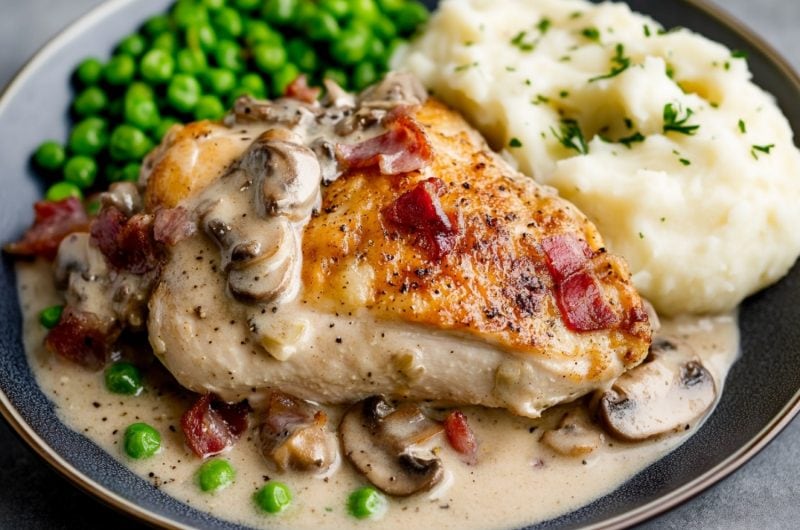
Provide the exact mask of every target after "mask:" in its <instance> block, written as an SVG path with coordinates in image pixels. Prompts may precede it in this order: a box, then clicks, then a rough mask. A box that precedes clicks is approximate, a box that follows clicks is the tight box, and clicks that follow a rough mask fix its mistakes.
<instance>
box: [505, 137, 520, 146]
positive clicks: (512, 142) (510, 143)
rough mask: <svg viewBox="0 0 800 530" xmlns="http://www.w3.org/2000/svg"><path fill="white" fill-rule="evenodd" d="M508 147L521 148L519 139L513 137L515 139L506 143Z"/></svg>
mask: <svg viewBox="0 0 800 530" xmlns="http://www.w3.org/2000/svg"><path fill="white" fill-rule="evenodd" d="M508 146H509V147H522V142H520V141H519V138H517V137H516V136H515V137H513V138H511V140H509V141H508Z"/></svg>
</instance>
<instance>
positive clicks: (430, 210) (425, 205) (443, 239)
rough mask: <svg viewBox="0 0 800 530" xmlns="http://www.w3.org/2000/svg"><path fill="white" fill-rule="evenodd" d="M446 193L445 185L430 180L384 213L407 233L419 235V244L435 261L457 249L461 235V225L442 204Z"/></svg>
mask: <svg viewBox="0 0 800 530" xmlns="http://www.w3.org/2000/svg"><path fill="white" fill-rule="evenodd" d="M444 192H445V185H444V182H442V181H441V180H440V179H438V178H429V179H427V180H424V181H422V182H420V183H419V184H417V186H416V187H415V188H414V189H412V190H411V191H407V192H405V193H403V194H402V195H400V196H399V197H398V198H397V199H396V200H395V201H394V202H393V203H392V204H390V205H389V206H387V207H386V208H384V209H383V211H382V213H383V217H384V219H386V221H388V222H389V223H391V224H392V225H394V226H395V227H397V228H398V229H400V230H401V231H402V232H404V233H407V234H413V235H415V236H416V244H417V245H419V246H420V247H422V248H423V249H424V250H425V251H426V252H427V253H428V255H429V256H430V257H431V259H435V260H439V259H441V258H443V257H444V256H445V255H446V254H448V253H450V252H451V251H452V250H453V248H454V247H455V243H456V236H457V235H458V233H459V225H458V223H457V222H456V221H455V220H454V219H451V218H450V217H448V216H447V214H446V213H445V212H444V209H442V203H441V202H440V201H439V197H440V196H441V195H443V194H444Z"/></svg>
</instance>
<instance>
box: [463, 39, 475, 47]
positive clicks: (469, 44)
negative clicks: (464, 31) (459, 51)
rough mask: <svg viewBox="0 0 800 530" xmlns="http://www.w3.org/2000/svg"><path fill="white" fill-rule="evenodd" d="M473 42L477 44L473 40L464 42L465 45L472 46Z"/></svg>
mask: <svg viewBox="0 0 800 530" xmlns="http://www.w3.org/2000/svg"><path fill="white" fill-rule="evenodd" d="M473 44H475V41H472V40H468V41H466V42H464V46H472V45H473Z"/></svg>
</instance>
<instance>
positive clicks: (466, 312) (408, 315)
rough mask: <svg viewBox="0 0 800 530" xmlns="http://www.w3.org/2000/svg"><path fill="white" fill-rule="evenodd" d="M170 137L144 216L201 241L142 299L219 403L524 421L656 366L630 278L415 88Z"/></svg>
mask: <svg viewBox="0 0 800 530" xmlns="http://www.w3.org/2000/svg"><path fill="white" fill-rule="evenodd" d="M295 88H296V91H295V93H294V94H290V95H293V96H294V97H289V98H284V99H281V100H277V101H275V102H256V101H250V100H241V101H240V102H239V103H238V104H237V108H236V109H235V110H234V112H233V113H231V115H230V116H229V117H228V118H227V119H226V121H225V122H224V123H210V122H200V123H196V124H191V125H189V126H186V127H184V128H182V129H176V130H173V131H172V133H171V134H170V135H169V136H168V138H167V139H166V140H165V143H164V144H163V145H162V146H161V147H160V148H159V150H157V151H156V152H155V153H154V154H153V155H152V156H151V158H150V160H149V161H148V166H147V168H146V174H145V175H144V177H145V182H146V195H145V204H146V205H147V206H146V209H147V210H148V211H149V212H158V211H162V210H163V209H165V208H171V209H174V208H180V209H182V210H185V211H186V212H187V213H188V216H189V217H190V218H191V219H193V220H194V221H195V222H196V223H197V226H198V227H199V230H198V231H197V232H196V233H194V234H192V235H189V236H188V237H186V238H184V239H182V240H181V241H179V242H177V243H176V244H174V245H171V246H170V247H169V250H168V252H167V253H166V257H165V258H164V262H163V265H162V266H161V269H160V275H159V277H158V280H157V281H156V283H155V288H154V291H153V294H152V297H151V298H150V300H149V317H148V318H149V320H148V332H149V335H150V341H151V344H152V346H153V348H154V351H155V352H156V354H157V355H158V356H159V358H160V359H161V360H162V362H163V363H164V364H165V366H166V367H167V368H168V369H169V370H170V371H171V372H172V373H173V374H174V375H175V377H176V378H177V379H178V381H179V382H181V383H182V384H183V385H185V386H187V387H188V388H191V389H193V390H196V391H198V392H213V393H216V394H218V395H219V396H221V397H222V398H224V399H226V400H230V401H233V400H237V399H242V398H246V397H248V398H251V399H253V398H255V397H257V396H258V395H259V394H261V393H266V392H269V391H272V390H280V391H283V392H287V393H289V394H293V395H296V396H298V397H300V398H304V399H310V400H314V401H319V402H325V403H346V402H355V401H358V400H360V399H363V398H365V397H367V396H369V395H374V394H379V393H380V394H385V395H389V396H394V397H402V398H411V399H430V400H440V401H447V402H456V403H464V404H480V405H486V406H490V407H504V408H507V409H509V410H511V411H512V412H514V413H516V414H520V415H525V416H530V417H536V416H538V415H539V414H540V413H541V411H542V410H544V409H545V408H547V407H549V406H552V405H554V404H557V403H560V402H563V401H567V400H571V399H574V398H577V397H579V396H581V395H584V394H586V393H588V392H591V391H593V390H595V389H598V388H604V387H607V386H609V385H610V383H611V382H612V381H614V380H615V379H616V378H617V377H618V376H619V375H620V374H622V373H623V372H624V371H625V370H627V369H629V368H631V367H633V366H636V365H637V364H638V363H640V362H641V361H642V360H643V358H644V357H645V355H646V354H647V350H648V346H649V344H650V327H649V324H648V321H647V316H646V312H645V311H644V309H643V305H642V300H641V299H640V298H639V296H638V295H637V293H636V292H635V290H634V288H633V287H632V285H631V282H630V277H629V272H628V269H627V266H626V264H625V262H624V261H623V260H622V259H620V258H619V257H616V256H613V255H611V254H609V253H608V252H606V251H605V249H604V248H603V243H602V239H601V237H600V235H599V234H598V232H597V230H596V229H595V227H594V226H593V225H592V224H591V223H590V222H589V221H588V220H587V219H586V217H585V216H584V215H583V214H581V213H580V212H579V211H578V210H577V209H576V208H575V207H574V206H572V205H571V204H569V203H568V202H566V201H565V200H563V199H561V198H559V197H558V196H557V194H556V193H555V192H554V191H553V190H551V189H549V188H544V187H542V186H539V185H538V184H536V183H535V182H534V181H533V180H532V179H530V178H528V177H525V176H523V175H521V174H520V173H518V172H517V171H515V170H514V169H513V168H512V167H511V166H510V165H509V164H508V163H506V162H505V161H504V160H503V159H502V158H501V157H500V156H498V155H497V154H495V153H493V152H492V151H491V150H490V149H489V148H488V147H487V145H486V143H485V142H484V140H483V139H482V138H481V137H480V136H479V134H478V133H477V132H476V131H474V130H473V129H472V128H471V127H470V126H469V125H468V124H467V123H466V122H465V121H464V119H463V118H461V116H459V115H458V114H457V113H455V112H453V111H452V110H450V109H448V108H446V107H445V106H444V105H443V104H441V103H439V102H437V101H436V100H434V99H432V98H427V96H426V94H425V93H424V91H423V90H422V89H421V88H420V87H419V86H418V85H417V83H416V81H415V80H414V79H413V78H410V77H408V76H404V75H394V76H390V77H389V78H387V79H386V80H385V81H384V82H383V83H382V84H380V85H378V86H376V87H373V88H372V89H368V90H367V91H366V92H365V93H364V94H361V95H360V96H358V97H357V98H353V97H351V96H349V95H347V94H344V93H342V92H340V91H339V90H337V89H336V87H329V93H328V95H327V96H326V99H325V100H323V102H322V104H320V103H319V102H318V101H317V100H316V99H315V98H314V97H311V95H310V94H309V92H308V89H306V88H305V87H302V86H300V87H295Z"/></svg>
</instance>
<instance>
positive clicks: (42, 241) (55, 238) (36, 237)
mask: <svg viewBox="0 0 800 530" xmlns="http://www.w3.org/2000/svg"><path fill="white" fill-rule="evenodd" d="M33 210H34V212H35V214H36V217H35V219H34V221H33V226H31V227H30V228H28V230H26V231H25V235H23V236H22V239H21V240H19V241H17V242H16V243H10V244H8V245H6V246H5V251H6V252H8V253H9V254H14V255H16V256H38V257H42V258H45V259H48V260H53V259H55V257H56V253H57V252H58V245H60V244H61V241H62V240H63V239H64V238H65V237H67V236H68V235H69V234H71V233H73V232H85V231H86V230H87V229H88V228H89V218H88V216H87V215H86V210H85V209H84V208H83V203H82V202H81V201H80V200H79V199H76V198H75V197H68V198H66V199H63V200H61V201H57V202H53V201H39V202H37V203H36V204H34V205H33Z"/></svg>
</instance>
